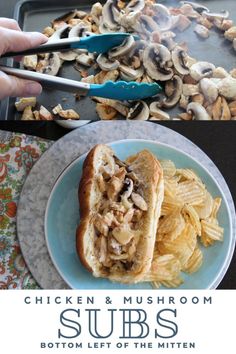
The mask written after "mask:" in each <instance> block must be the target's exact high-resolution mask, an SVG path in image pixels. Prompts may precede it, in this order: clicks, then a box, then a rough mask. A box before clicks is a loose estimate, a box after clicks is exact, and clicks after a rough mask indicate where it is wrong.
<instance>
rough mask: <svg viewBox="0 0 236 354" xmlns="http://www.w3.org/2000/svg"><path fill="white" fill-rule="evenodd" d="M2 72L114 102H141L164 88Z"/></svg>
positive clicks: (135, 83)
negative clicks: (140, 100) (93, 82)
mask: <svg viewBox="0 0 236 354" xmlns="http://www.w3.org/2000/svg"><path fill="white" fill-rule="evenodd" d="M0 71H3V72H5V73H6V74H8V75H14V76H17V77H20V78H22V79H27V80H34V81H37V82H39V83H40V84H41V85H42V86H43V87H46V88H49V89H56V90H61V91H66V92H73V93H75V92H77V93H78V94H79V95H82V96H98V97H104V98H112V99H114V100H121V101H123V100H139V99H143V98H147V97H151V96H154V95H156V94H157V93H159V92H160V91H161V90H162V88H161V86H159V85H158V84H157V83H151V84H148V83H137V82H125V81H117V82H112V81H107V82H105V83H104V84H88V83H85V82H80V81H76V80H70V79H65V78H62V77H57V76H51V75H47V74H41V73H37V72H34V71H28V70H21V69H17V68H10V67H7V66H0Z"/></svg>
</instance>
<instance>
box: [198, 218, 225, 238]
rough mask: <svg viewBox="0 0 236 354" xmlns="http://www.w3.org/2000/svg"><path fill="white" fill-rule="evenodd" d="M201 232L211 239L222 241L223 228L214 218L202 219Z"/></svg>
mask: <svg viewBox="0 0 236 354" xmlns="http://www.w3.org/2000/svg"><path fill="white" fill-rule="evenodd" d="M201 225H202V233H204V234H205V235H206V236H207V237H209V238H210V239H211V240H213V241H220V242H222V241H223V237H224V229H223V228H222V227H220V226H219V225H218V221H217V220H216V219H214V218H211V219H207V220H202V221H201Z"/></svg>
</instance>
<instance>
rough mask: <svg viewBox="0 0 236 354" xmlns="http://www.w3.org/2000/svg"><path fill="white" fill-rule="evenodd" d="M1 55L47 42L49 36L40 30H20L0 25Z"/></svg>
mask: <svg viewBox="0 0 236 354" xmlns="http://www.w3.org/2000/svg"><path fill="white" fill-rule="evenodd" d="M0 38H1V41H0V55H1V54H4V53H6V52H10V51H15V52H17V51H20V50H25V49H30V48H32V47H36V46H38V45H40V44H42V43H45V42H47V40H48V38H47V37H46V36H44V35H43V34H42V33H38V32H20V31H16V30H13V29H8V28H3V27H0Z"/></svg>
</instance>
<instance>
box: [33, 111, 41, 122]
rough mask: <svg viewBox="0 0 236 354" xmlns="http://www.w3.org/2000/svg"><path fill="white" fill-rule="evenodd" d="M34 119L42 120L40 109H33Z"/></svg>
mask: <svg viewBox="0 0 236 354" xmlns="http://www.w3.org/2000/svg"><path fill="white" fill-rule="evenodd" d="M33 115H34V119H35V120H40V116H39V111H33Z"/></svg>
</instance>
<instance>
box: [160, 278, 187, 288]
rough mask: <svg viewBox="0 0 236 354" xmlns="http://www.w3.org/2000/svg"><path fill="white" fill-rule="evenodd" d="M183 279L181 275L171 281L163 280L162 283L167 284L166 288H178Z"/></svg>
mask: <svg viewBox="0 0 236 354" xmlns="http://www.w3.org/2000/svg"><path fill="white" fill-rule="evenodd" d="M183 282H184V281H183V279H182V278H181V277H180V276H179V277H177V278H175V279H173V280H169V281H166V280H165V281H162V282H161V285H163V286H165V287H166V288H178V286H180V285H181V284H183Z"/></svg>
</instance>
